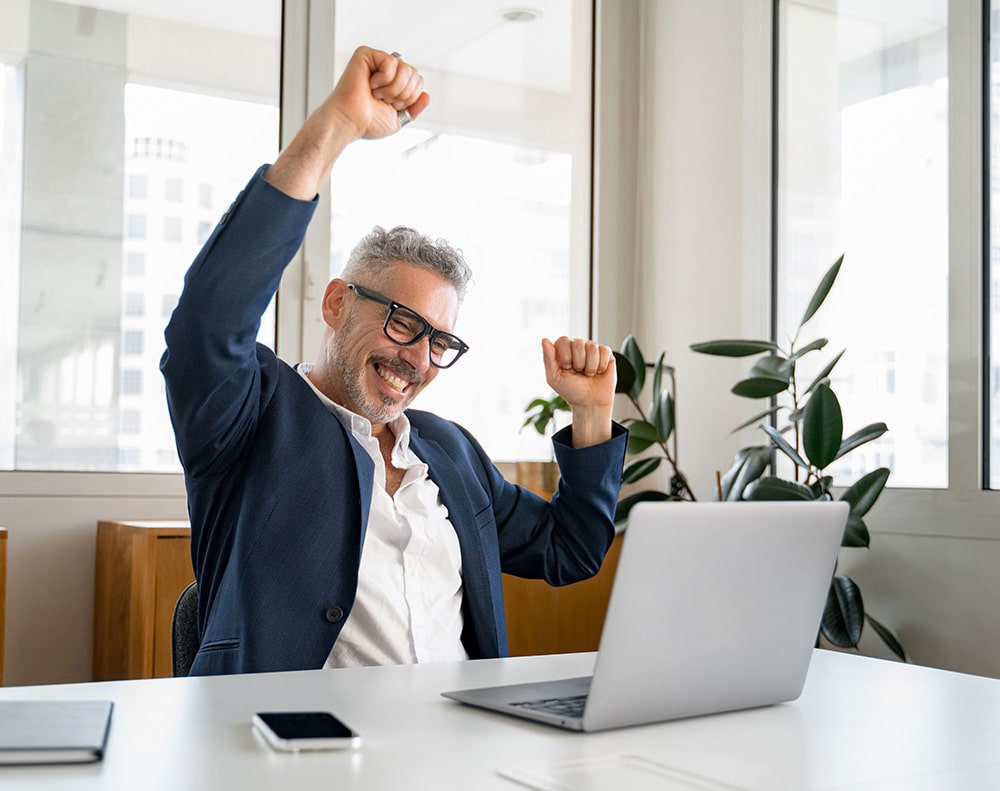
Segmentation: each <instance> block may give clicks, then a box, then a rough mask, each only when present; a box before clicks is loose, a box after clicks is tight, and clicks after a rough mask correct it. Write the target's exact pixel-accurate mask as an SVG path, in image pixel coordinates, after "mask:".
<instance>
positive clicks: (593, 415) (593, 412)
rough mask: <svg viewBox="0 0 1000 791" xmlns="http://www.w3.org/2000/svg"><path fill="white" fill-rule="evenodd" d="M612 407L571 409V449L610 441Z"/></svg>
mask: <svg viewBox="0 0 1000 791" xmlns="http://www.w3.org/2000/svg"><path fill="white" fill-rule="evenodd" d="M611 415H612V406H611V405H608V406H588V407H576V406H574V407H573V408H572V428H573V447H574V448H586V447H589V446H590V445H597V444H600V443H601V442H607V441H608V440H609V439H611V424H612V418H611Z"/></svg>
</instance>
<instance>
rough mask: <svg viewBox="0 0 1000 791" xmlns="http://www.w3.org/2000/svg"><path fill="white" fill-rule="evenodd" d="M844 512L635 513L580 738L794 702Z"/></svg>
mask: <svg viewBox="0 0 1000 791" xmlns="http://www.w3.org/2000/svg"><path fill="white" fill-rule="evenodd" d="M848 510H849V508H848V505H847V504H846V503H844V502H829V501H826V502H786V501H782V502H739V503H725V502H722V503H720V502H712V503H687V502H684V503H679V502H659V503H639V504H637V505H636V506H635V507H634V508H633V509H632V511H631V512H630V514H629V522H628V527H627V529H626V534H625V541H624V543H623V546H622V553H621V557H620V559H619V562H618V570H617V573H616V576H615V583H614V587H613V590H612V594H611V600H610V602H609V605H608V612H607V616H606V618H605V622H604V630H603V632H602V634H601V643H600V649H599V652H598V657H597V664H596V666H595V670H594V678H593V681H592V684H591V688H590V695H589V698H588V700H587V707H586V711H585V713H584V720H583V729H584V730H603V729H605V728H615V727H621V726H627V725H637V724H640V723H646V722H660V721H663V720H668V719H674V718H678V717H688V716H695V715H700V714H709V713H715V712H722V711H731V710H735V709H743V708H750V707H754V706H762V705H768V704H771V703H778V702H782V701H787V700H793V699H795V698H797V697H798V696H799V694H800V693H801V691H802V687H803V685H804V683H805V677H806V672H807V670H808V667H809V659H810V657H811V656H812V649H813V647H814V645H815V641H816V635H817V633H818V630H819V623H820V618H821V615H822V612H823V608H824V605H825V602H826V597H827V592H828V591H829V588H830V579H831V577H832V575H833V571H834V567H835V565H836V559H837V552H838V549H839V547H840V542H841V538H842V536H843V532H844V527H845V525H846V522H847V514H848Z"/></svg>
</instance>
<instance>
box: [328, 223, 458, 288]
mask: <svg viewBox="0 0 1000 791" xmlns="http://www.w3.org/2000/svg"><path fill="white" fill-rule="evenodd" d="M399 261H403V262H405V263H408V264H413V265H414V266H419V267H422V268H423V269H428V270H430V271H431V272H434V273H436V274H438V275H440V276H441V277H442V278H444V279H445V280H447V281H448V283H450V284H451V285H452V286H453V287H454V289H455V291H456V292H457V293H458V302H459V304H461V303H462V300H463V299H464V298H465V292H466V289H467V288H468V285H469V282H470V281H471V280H472V270H471V269H470V268H469V265H468V264H467V263H465V258H464V256H463V255H462V252H461V251H460V250H457V249H455V248H454V247H452V246H451V245H450V244H448V242H446V241H445V240H444V239H431V238H430V237H429V236H425V235H424V234H421V233H419V232H417V231H415V230H413V229H412V228H406V227H404V226H402V225H398V226H396V227H395V228H392V229H391V230H388V231H387V230H386V229H385V228H382V227H381V226H375V227H374V228H373V229H372V231H371V233H369V234H368V235H367V236H365V237H364V238H363V239H362V240H361V241H360V242H358V243H357V245H355V247H354V249H353V250H352V251H351V256H350V258H348V259H347V266H346V267H344V271H343V273H342V275H341V276H342V277H343V278H344V279H345V280H353V279H355V278H357V276H358V275H367V276H369V277H370V278H372V279H374V280H375V281H377V282H380V281H382V280H383V278H384V275H385V272H386V270H387V269H388V268H389V267H391V266H392V265H393V264H395V263H397V262H399Z"/></svg>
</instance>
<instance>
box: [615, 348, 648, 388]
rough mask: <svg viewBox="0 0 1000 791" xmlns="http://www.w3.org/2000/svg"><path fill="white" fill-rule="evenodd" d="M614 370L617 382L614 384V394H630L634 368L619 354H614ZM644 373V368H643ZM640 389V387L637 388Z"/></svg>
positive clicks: (633, 381) (633, 379)
mask: <svg viewBox="0 0 1000 791" xmlns="http://www.w3.org/2000/svg"><path fill="white" fill-rule="evenodd" d="M614 355H615V370H616V372H617V374H618V381H617V382H615V392H616V393H631V392H632V387H633V386H634V385H635V368H633V367H632V363H631V362H629V359H628V357H626V356H625V355H624V354H622V353H621V352H615V353H614ZM643 370H644V371H645V367H644V368H643ZM639 389H640V390H641V389H642V388H641V387H640V388H639Z"/></svg>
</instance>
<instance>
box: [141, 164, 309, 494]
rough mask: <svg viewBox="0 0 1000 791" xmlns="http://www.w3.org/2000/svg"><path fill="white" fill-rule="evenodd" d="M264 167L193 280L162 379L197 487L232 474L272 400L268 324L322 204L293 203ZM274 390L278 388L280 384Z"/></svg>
mask: <svg viewBox="0 0 1000 791" xmlns="http://www.w3.org/2000/svg"><path fill="white" fill-rule="evenodd" d="M266 171H267V166H266V165H265V166H263V167H261V168H260V169H259V170H258V171H257V173H256V174H255V175H254V177H253V178H252V179H251V180H250V182H249V184H247V186H246V188H245V189H244V190H243V191H242V192H241V193H240V194H239V196H238V197H237V198H236V200H235V201H234V203H233V204H232V206H230V208H229V210H228V211H227V212H226V213H225V215H223V217H222V219H221V220H220V222H219V224H218V226H217V227H216V228H215V230H214V232H213V233H212V235H211V236H210V237H209V239H208V241H207V242H206V244H205V246H204V247H203V248H202V250H201V252H200V253H199V254H198V256H197V258H196V259H195V261H194V263H193V264H192V265H191V268H190V269H189V270H188V272H187V275H186V276H185V278H184V289H183V292H182V293H181V297H180V300H179V302H178V305H177V308H176V309H175V310H174V312H173V315H172V316H171V318H170V321H169V323H168V324H167V328H166V331H165V339H166V351H165V352H164V354H163V357H162V358H161V361H160V370H161V371H162V373H163V376H164V380H165V382H166V392H167V406H168V408H169V411H170V418H171V421H172V423H173V426H174V434H175V436H176V440H177V450H178V453H179V454H180V458H181V463H182V464H183V466H184V469H185V472H186V473H187V474H188V475H189V476H191V477H194V478H198V477H202V476H207V475H214V474H219V473H221V472H224V471H226V469H228V468H229V467H230V466H231V465H232V463H234V462H235V461H236V460H237V459H238V458H239V457H240V455H241V450H242V449H243V447H244V446H245V444H246V442H248V441H249V439H250V438H251V437H252V436H253V430H254V427H255V425H256V423H257V419H258V416H259V414H260V411H261V409H262V408H263V407H264V406H266V403H267V399H268V397H269V395H270V393H269V390H268V384H267V383H266V382H263V383H262V375H261V367H260V364H259V362H258V359H257V345H256V338H257V332H258V330H259V329H260V321H261V316H262V315H263V313H264V311H265V309H266V308H267V305H268V303H269V302H270V300H271V298H272V297H273V296H274V293H275V291H276V290H277V288H278V282H279V281H280V279H281V274H282V272H283V271H284V269H285V267H286V266H287V265H288V263H289V262H290V261H291V260H292V257H293V256H294V255H295V253H296V251H297V250H298V248H299V246H300V245H301V243H302V239H303V237H304V236H305V232H306V229H307V228H308V225H309V221H310V220H311V219H312V215H313V212H314V211H315V208H316V199H313V200H312V201H301V200H296V199H294V198H290V197H289V196H287V195H285V194H284V193H283V192H281V191H280V190H278V189H276V188H275V187H273V186H271V185H270V184H268V183H267V181H265V180H264V174H265V172H266ZM272 387H273V385H272Z"/></svg>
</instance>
